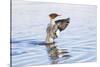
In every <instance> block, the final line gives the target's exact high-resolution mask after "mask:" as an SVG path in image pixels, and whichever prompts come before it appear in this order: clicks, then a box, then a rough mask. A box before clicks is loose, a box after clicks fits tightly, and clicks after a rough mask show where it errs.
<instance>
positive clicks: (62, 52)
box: [46, 43, 71, 64]
mask: <svg viewBox="0 0 100 67" xmlns="http://www.w3.org/2000/svg"><path fill="white" fill-rule="evenodd" d="M46 47H47V51H48V55H49V56H50V60H51V64H57V63H59V62H60V61H61V59H62V58H65V60H66V59H68V58H69V57H71V56H70V55H69V54H68V53H69V52H68V50H67V49H58V48H57V46H56V44H55V43H49V44H46Z"/></svg>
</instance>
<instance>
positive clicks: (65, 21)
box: [55, 18, 70, 31]
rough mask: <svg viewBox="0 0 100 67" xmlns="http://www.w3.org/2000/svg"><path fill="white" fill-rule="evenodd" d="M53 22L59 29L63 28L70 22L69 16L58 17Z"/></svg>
mask: <svg viewBox="0 0 100 67" xmlns="http://www.w3.org/2000/svg"><path fill="white" fill-rule="evenodd" d="M55 23H56V24H57V25H58V29H59V30H60V31H62V30H64V29H65V28H66V27H67V26H68V24H69V23H70V18H67V19H60V20H56V21H55Z"/></svg>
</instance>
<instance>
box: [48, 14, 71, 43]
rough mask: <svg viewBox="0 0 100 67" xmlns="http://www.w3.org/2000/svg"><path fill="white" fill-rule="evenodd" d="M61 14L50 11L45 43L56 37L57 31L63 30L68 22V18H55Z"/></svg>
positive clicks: (51, 41)
mask: <svg viewBox="0 0 100 67" xmlns="http://www.w3.org/2000/svg"><path fill="white" fill-rule="evenodd" d="M58 16H61V15H58V14H56V13H51V14H50V15H49V17H50V23H49V24H48V27H47V30H46V32H47V36H46V43H53V42H54V39H55V38H57V37H58V35H59V32H61V31H63V30H64V29H65V28H66V27H67V26H68V24H69V22H70V18H67V19H60V20H55V18H56V17H58Z"/></svg>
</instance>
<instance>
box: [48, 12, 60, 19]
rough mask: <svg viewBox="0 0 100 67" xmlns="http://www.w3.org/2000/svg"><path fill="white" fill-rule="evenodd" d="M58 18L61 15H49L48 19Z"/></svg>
mask: <svg viewBox="0 0 100 67" xmlns="http://www.w3.org/2000/svg"><path fill="white" fill-rule="evenodd" d="M58 16H61V15H58V14H57V13H51V14H49V17H50V19H55V18H56V17H58Z"/></svg>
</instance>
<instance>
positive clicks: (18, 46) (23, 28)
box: [11, 0, 96, 67]
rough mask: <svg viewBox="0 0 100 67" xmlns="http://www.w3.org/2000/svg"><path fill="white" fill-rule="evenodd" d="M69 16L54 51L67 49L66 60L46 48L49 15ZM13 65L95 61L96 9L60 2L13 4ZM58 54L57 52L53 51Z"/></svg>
mask: <svg viewBox="0 0 100 67" xmlns="http://www.w3.org/2000/svg"><path fill="white" fill-rule="evenodd" d="M52 12H56V13H58V14H61V15H62V17H58V18H57V19H59V18H68V17H70V19H71V21H70V24H69V26H68V27H67V28H66V30H64V31H63V32H61V33H60V36H59V37H58V39H56V40H55V42H56V43H54V44H52V45H54V46H55V48H53V49H54V50H57V52H58V51H59V50H62V49H65V50H66V53H65V55H64V56H63V57H60V58H59V57H57V56H51V55H50V53H51V52H52V50H51V49H52V48H50V47H48V46H46V45H45V42H44V41H45V37H46V27H47V24H48V23H49V17H48V14H50V13H52ZM11 45H12V47H11V48H12V54H11V56H12V66H13V67H25V66H33V65H44V64H46V65H47V64H68V63H83V62H95V61H96V6H89V5H71V4H57V3H40V2H39V3H38V2H28V1H19V0H13V2H12V42H11ZM54 53H56V52H54Z"/></svg>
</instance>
